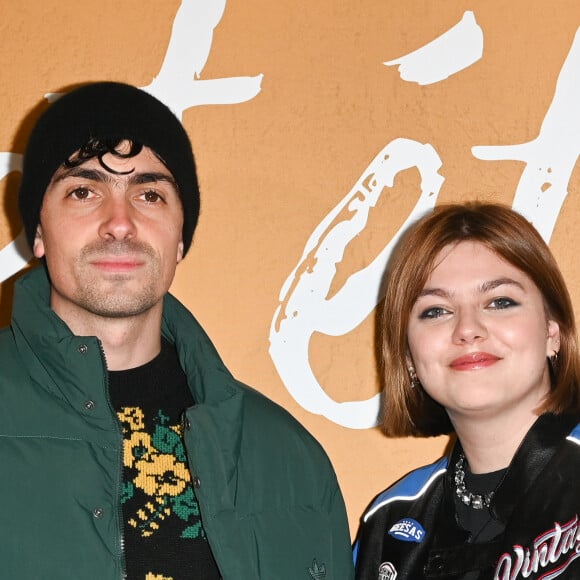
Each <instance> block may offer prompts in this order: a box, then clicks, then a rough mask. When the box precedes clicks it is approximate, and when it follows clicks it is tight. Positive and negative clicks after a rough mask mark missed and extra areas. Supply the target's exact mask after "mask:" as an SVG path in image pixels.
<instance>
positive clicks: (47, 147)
mask: <svg viewBox="0 0 580 580" xmlns="http://www.w3.org/2000/svg"><path fill="white" fill-rule="evenodd" d="M90 139H102V140H105V139H111V140H119V141H121V140H124V139H128V140H131V141H134V142H136V143H141V144H142V145H144V146H146V147H149V148H150V149H152V150H153V151H154V152H155V153H157V155H159V156H160V157H161V159H162V160H163V161H164V163H165V165H166V166H167V168H168V169H169V171H171V174H172V175H173V178H174V179H175V181H176V183H177V185H178V187H179V194H180V196H181V203H182V205H183V253H184V255H185V254H186V252H187V250H188V249H189V247H190V245H191V240H192V238H193V231H194V230H195V226H196V225H197V218H198V216H199V187H198V184H197V175H196V172H195V161H194V159H193V152H192V149H191V143H190V141H189V138H188V136H187V133H186V132H185V129H184V128H183V126H182V125H181V123H180V122H179V120H178V119H177V117H176V116H175V115H174V114H173V113H172V112H171V111H170V110H169V108H168V107H166V106H165V105H164V104H163V103H161V101H159V100H157V99H156V98H155V97H153V96H151V95H149V94H148V93H146V92H145V91H142V90H140V89H137V88H135V87H132V86H130V85H126V84H122V83H114V82H100V83H93V84H89V85H85V86H82V87H80V88H78V89H75V90H73V91H71V92H70V93H66V94H65V95H63V96H62V97H60V98H59V99H58V100H57V101H56V102H55V103H54V104H53V105H51V106H50V107H49V108H48V109H47V111H46V112H45V113H44V114H43V115H42V116H41V117H40V119H39V120H38V122H37V124H36V126H35V127H34V129H33V130H32V133H31V135H30V139H29V141H28V145H27V147H26V151H25V152H24V163H23V169H22V183H21V185H20V191H19V194H18V206H19V209H20V215H21V217H22V222H23V224H24V230H25V232H26V238H27V240H28V243H29V244H30V247H32V244H33V242H34V237H35V234H36V228H37V226H38V223H39V221H40V209H41V206H42V199H43V197H44V194H45V192H46V189H47V187H48V185H49V183H50V181H51V179H52V177H53V175H54V173H55V172H56V170H57V169H58V168H59V167H60V166H61V165H62V164H63V163H64V162H65V161H66V160H67V159H68V158H69V157H70V156H71V155H72V154H73V153H75V152H76V151H78V150H79V149H80V148H81V147H82V146H83V145H84V144H85V143H87V141H89V140H90Z"/></svg>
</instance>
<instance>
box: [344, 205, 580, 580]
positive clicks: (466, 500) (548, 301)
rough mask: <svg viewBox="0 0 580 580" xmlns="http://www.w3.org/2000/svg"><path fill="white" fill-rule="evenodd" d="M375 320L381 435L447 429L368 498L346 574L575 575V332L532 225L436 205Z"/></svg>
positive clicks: (398, 262) (498, 210)
mask: <svg viewBox="0 0 580 580" xmlns="http://www.w3.org/2000/svg"><path fill="white" fill-rule="evenodd" d="M383 331H384V332H383V359H384V360H383V362H384V373H385V377H384V382H385V393H384V401H385V409H384V429H385V432H386V434H387V435H389V436H391V437H400V436H404V435H413V436H432V435H440V434H445V433H453V432H454V433H455V434H456V435H457V440H456V443H455V444H454V446H453V449H452V451H451V453H450V455H449V457H445V458H443V459H441V460H439V461H438V462H436V463H434V464H433V465H429V466H426V467H423V468H421V469H418V470H416V471H414V472H412V473H411V474H410V475H408V476H406V477H404V478H403V479H402V480H401V481H399V482H398V483H396V484H395V485H394V486H392V487H391V488H389V489H387V490H386V491H385V492H383V493H382V494H381V495H380V496H379V497H378V498H377V499H376V500H375V501H374V502H373V504H372V505H371V507H370V508H369V510H368V511H367V513H366V514H365V515H364V517H363V520H362V524H361V528H360V531H359V536H358V539H357V542H356V545H355V562H356V569H357V576H356V577H357V579H359V580H362V579H364V580H371V579H372V580H375V579H377V578H378V579H379V580H393V579H395V578H396V579H397V580H404V579H412V580H418V579H420V578H438V579H443V578H449V579H451V578H461V579H463V580H466V579H469V580H471V579H480V580H482V579H488V578H489V579H496V578H497V579H501V580H508V579H509V580H516V579H520V578H535V579H539V578H543V579H548V578H556V577H559V578H580V557H579V556H580V521H579V514H580V489H579V486H578V483H577V478H578V477H580V426H578V423H579V421H580V390H579V383H580V381H579V379H580V361H579V356H578V343H577V338H576V326H575V322H574V314H573V310H572V305H571V302H570V297H569V295H568V291H567V289H566V286H565V284H564V281H563V279H562V275H561V273H560V271H559V269H558V267H557V265H556V262H555V260H554V258H553V256H552V254H551V253H550V250H549V249H548V247H547V246H546V244H545V243H544V241H543V240H542V239H541V237H540V235H539V234H538V233H537V232H536V230H535V229H534V228H533V227H532V226H531V225H530V224H529V223H528V222H527V221H526V220H525V219H524V218H523V217H522V216H520V215H519V214H517V213H516V212H514V211H513V210H511V209H509V208H507V207H503V206H500V205H495V204H484V203H470V204H467V205H449V206H440V207H438V208H436V209H435V210H434V211H433V212H432V213H431V214H429V215H428V216H426V217H425V218H423V219H422V220H420V221H419V222H418V223H417V224H416V225H415V226H414V227H413V228H412V229H411V230H410V232H409V233H408V235H407V236H406V237H405V240H404V243H402V244H401V245H400V247H399V249H398V252H397V253H396V255H395V256H394V257H393V259H392V261H391V264H390V268H389V271H388V273H387V278H386V298H385V308H384V316H383ZM576 558H578V559H576Z"/></svg>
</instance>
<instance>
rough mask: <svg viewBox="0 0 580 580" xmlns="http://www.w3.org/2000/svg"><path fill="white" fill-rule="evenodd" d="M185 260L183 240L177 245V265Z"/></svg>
mask: <svg viewBox="0 0 580 580" xmlns="http://www.w3.org/2000/svg"><path fill="white" fill-rule="evenodd" d="M181 260H183V240H182V241H181V242H179V244H177V263H178V264H179V262H181Z"/></svg>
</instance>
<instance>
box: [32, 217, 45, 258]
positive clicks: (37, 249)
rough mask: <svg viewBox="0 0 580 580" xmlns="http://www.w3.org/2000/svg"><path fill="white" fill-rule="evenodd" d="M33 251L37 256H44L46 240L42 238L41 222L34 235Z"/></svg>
mask: <svg viewBox="0 0 580 580" xmlns="http://www.w3.org/2000/svg"><path fill="white" fill-rule="evenodd" d="M32 253H33V254H34V257H35V258H42V257H44V240H43V239H42V227H41V225H40V224H38V226H36V234H35V235H34V242H33V243H32Z"/></svg>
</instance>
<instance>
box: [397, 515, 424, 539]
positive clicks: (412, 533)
mask: <svg viewBox="0 0 580 580" xmlns="http://www.w3.org/2000/svg"><path fill="white" fill-rule="evenodd" d="M389 535H391V536H393V538H395V539H397V540H402V541H403V542H416V543H419V542H422V541H423V538H424V537H425V530H424V529H423V526H422V525H421V524H420V523H419V522H418V521H416V520H413V519H411V518H405V519H402V520H399V521H398V522H397V523H396V524H395V525H394V526H393V527H392V528H391V529H390V530H389Z"/></svg>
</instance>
